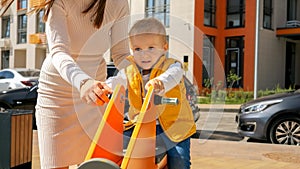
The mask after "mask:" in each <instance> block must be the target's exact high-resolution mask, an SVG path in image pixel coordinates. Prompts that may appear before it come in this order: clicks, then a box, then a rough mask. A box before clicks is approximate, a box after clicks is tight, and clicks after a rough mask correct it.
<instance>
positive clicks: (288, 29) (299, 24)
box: [276, 20, 300, 40]
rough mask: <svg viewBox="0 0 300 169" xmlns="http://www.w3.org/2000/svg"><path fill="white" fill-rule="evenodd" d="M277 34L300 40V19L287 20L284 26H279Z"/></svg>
mask: <svg viewBox="0 0 300 169" xmlns="http://www.w3.org/2000/svg"><path fill="white" fill-rule="evenodd" d="M276 36H278V37H285V38H289V39H292V40H300V21H299V20H291V21H287V22H286V25H285V26H284V27H280V28H277V30H276Z"/></svg>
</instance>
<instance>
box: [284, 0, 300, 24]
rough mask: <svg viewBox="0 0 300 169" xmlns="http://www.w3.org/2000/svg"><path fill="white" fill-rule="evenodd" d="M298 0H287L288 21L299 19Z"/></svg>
mask: <svg viewBox="0 0 300 169" xmlns="http://www.w3.org/2000/svg"><path fill="white" fill-rule="evenodd" d="M297 8H298V6H297V0H288V1H287V21H292V20H297Z"/></svg>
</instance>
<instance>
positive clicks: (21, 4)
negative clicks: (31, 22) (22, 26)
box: [18, 0, 27, 10]
mask: <svg viewBox="0 0 300 169" xmlns="http://www.w3.org/2000/svg"><path fill="white" fill-rule="evenodd" d="M22 9H27V0H18V10H22Z"/></svg>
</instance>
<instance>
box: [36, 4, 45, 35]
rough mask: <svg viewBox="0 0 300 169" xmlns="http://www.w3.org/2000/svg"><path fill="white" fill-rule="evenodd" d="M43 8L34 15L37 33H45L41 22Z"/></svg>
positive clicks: (43, 24)
mask: <svg viewBox="0 0 300 169" xmlns="http://www.w3.org/2000/svg"><path fill="white" fill-rule="evenodd" d="M43 15H44V10H41V11H39V12H38V13H37V15H36V17H37V18H36V20H37V28H36V30H37V33H45V23H44V22H43Z"/></svg>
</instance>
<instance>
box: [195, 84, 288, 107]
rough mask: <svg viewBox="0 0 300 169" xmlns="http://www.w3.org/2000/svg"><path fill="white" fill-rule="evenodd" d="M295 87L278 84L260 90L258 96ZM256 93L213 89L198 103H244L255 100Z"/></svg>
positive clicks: (286, 90) (199, 99) (282, 91)
mask: <svg viewBox="0 0 300 169" xmlns="http://www.w3.org/2000/svg"><path fill="white" fill-rule="evenodd" d="M293 90H294V89H292V88H289V89H282V88H280V87H279V86H278V85H277V86H276V88H274V89H272V90H269V89H266V90H259V91H258V94H257V97H263V96H268V95H272V94H278V93H286V92H290V91H293ZM253 98H254V93H253V91H244V90H243V89H240V90H235V91H232V90H228V92H227V91H226V90H211V93H210V94H208V95H207V96H206V97H199V98H198V103H200V104H211V103H225V104H243V103H245V102H248V101H250V100H253Z"/></svg>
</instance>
